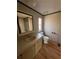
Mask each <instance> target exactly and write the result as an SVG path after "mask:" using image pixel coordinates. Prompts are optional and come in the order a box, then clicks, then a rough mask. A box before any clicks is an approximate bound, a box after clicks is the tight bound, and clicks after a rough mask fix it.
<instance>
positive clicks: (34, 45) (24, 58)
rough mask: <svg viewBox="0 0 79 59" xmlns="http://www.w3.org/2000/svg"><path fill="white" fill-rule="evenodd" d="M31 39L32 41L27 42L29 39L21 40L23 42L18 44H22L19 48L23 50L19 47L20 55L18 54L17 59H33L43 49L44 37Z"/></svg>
mask: <svg viewBox="0 0 79 59" xmlns="http://www.w3.org/2000/svg"><path fill="white" fill-rule="evenodd" d="M30 39H32V40H30V41H27V38H25V39H20V40H22V41H19V42H18V43H20V44H18V45H20V46H19V47H20V48H22V49H21V50H20V49H19V47H18V50H19V52H20V53H19V52H18V57H17V59H33V58H34V56H35V55H36V54H37V53H38V52H39V50H40V49H41V47H42V36H40V38H38V37H35V38H30ZM21 43H22V44H21ZM21 45H22V46H21ZM23 46H24V47H23Z"/></svg>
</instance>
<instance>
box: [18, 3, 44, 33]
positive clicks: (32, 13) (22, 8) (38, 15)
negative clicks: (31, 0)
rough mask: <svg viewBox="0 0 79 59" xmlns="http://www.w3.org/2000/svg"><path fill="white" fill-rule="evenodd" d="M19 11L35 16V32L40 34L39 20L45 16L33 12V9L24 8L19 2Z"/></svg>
mask: <svg viewBox="0 0 79 59" xmlns="http://www.w3.org/2000/svg"><path fill="white" fill-rule="evenodd" d="M17 11H21V12H24V13H27V14H30V15H32V16H33V24H34V31H35V32H36V33H37V32H38V18H39V17H41V18H43V16H42V15H40V14H39V13H37V12H35V11H33V10H32V9H30V8H28V7H26V6H24V5H23V4H21V3H19V2H17Z"/></svg>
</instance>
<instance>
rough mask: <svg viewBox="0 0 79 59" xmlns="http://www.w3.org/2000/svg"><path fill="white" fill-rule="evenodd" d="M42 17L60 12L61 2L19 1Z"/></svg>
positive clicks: (56, 0) (59, 0)
mask: <svg viewBox="0 0 79 59" xmlns="http://www.w3.org/2000/svg"><path fill="white" fill-rule="evenodd" d="M19 1H21V2H23V3H24V4H26V5H28V6H29V7H31V8H32V9H34V10H36V11H38V12H39V13H41V14H42V15H46V14H50V13H54V12H57V11H60V10H61V0H19Z"/></svg>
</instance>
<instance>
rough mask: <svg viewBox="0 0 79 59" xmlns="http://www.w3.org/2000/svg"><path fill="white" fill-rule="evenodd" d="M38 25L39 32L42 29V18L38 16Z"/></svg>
mask: <svg viewBox="0 0 79 59" xmlns="http://www.w3.org/2000/svg"><path fill="white" fill-rule="evenodd" d="M38 27H39V29H38V30H39V32H40V31H42V18H38Z"/></svg>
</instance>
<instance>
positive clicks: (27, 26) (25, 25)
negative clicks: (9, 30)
mask: <svg viewBox="0 0 79 59" xmlns="http://www.w3.org/2000/svg"><path fill="white" fill-rule="evenodd" d="M17 16H18V17H17V20H18V21H17V22H18V23H17V24H18V29H19V30H18V32H19V33H26V32H29V31H33V21H32V20H33V17H32V16H31V15H28V14H25V13H22V12H17Z"/></svg>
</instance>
